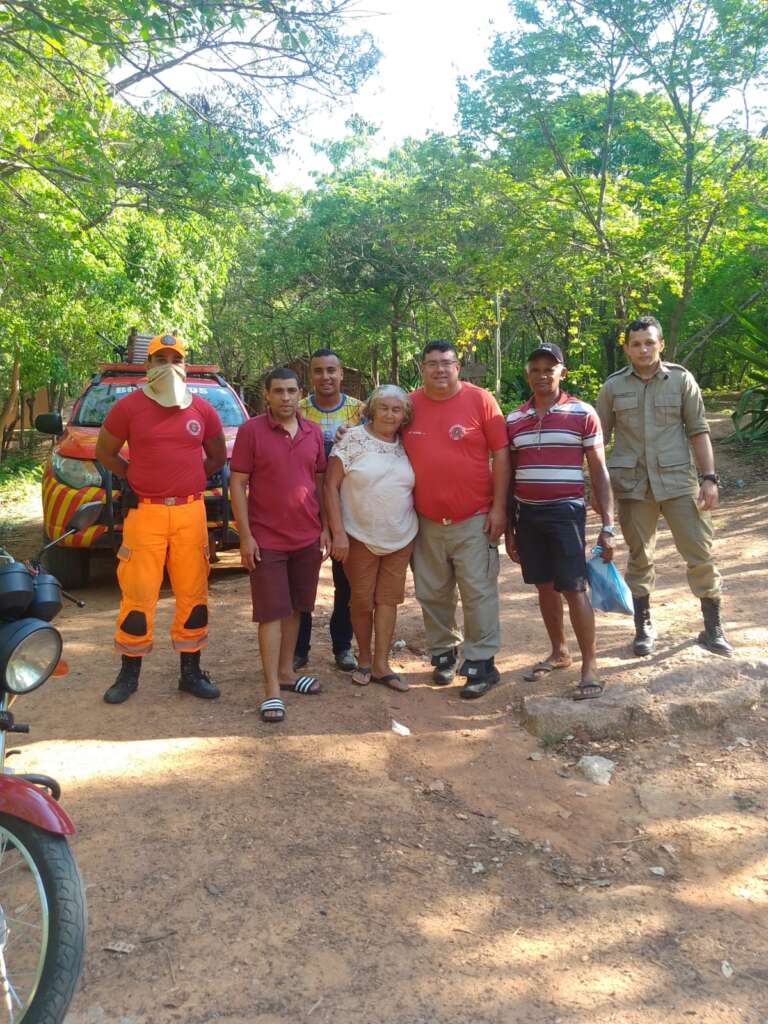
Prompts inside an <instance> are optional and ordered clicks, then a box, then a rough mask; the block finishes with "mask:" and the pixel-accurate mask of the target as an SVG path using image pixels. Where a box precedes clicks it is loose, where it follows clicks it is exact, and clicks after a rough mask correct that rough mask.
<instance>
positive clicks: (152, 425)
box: [96, 334, 227, 704]
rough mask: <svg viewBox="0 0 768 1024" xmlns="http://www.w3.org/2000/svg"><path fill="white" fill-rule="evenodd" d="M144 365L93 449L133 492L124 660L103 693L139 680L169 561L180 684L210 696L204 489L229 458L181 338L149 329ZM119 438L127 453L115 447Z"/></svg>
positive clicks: (121, 631)
mask: <svg viewBox="0 0 768 1024" xmlns="http://www.w3.org/2000/svg"><path fill="white" fill-rule="evenodd" d="M146 367H147V383H146V384H145V385H144V386H143V387H141V388H137V389H136V390H135V391H134V392H132V393H131V394H130V395H126V397H125V398H121V399H120V400H119V401H118V402H115V404H114V405H113V406H112V408H111V409H110V411H109V413H108V414H107V417H106V419H105V420H104V425H103V427H102V428H101V432H100V433H99V438H98V441H97V443H96V458H97V459H98V460H99V462H101V464H102V465H104V466H106V467H107V469H110V470H111V471H112V472H113V473H114V474H115V475H116V476H119V477H127V478H128V483H129V484H130V485H131V488H132V489H133V491H134V492H135V494H136V498H137V503H136V507H134V508H131V510H130V511H129V512H128V514H127V515H126V517H125V522H124V524H123V543H122V546H121V548H120V550H119V551H118V560H119V564H118V569H117V578H118V580H119V583H120V590H121V593H122V599H121V601H120V611H119V612H118V616H117V626H116V629H115V647H116V648H117V650H118V651H119V652H120V653H121V655H122V666H121V668H120V671H119V673H118V675H117V678H116V679H115V681H114V683H113V684H112V686H110V688H109V689H108V690H107V692H106V693H105V694H104V700H105V701H106V702H107V703H108V704H122V703H123V701H126V700H128V698H129V697H130V696H131V694H132V693H134V692H135V691H136V689H137V688H138V685H139V672H140V671H141V659H142V657H143V656H144V655H145V654H148V653H149V652H150V651H151V650H152V626H153V621H154V615H155V607H156V605H157V599H158V595H159V593H160V585H161V583H162V580H163V569H164V567H165V566H166V564H167V566H168V576H169V578H170V581H171V586H172V588H173V592H174V595H175V597H176V614H175V616H174V619H173V623H172V625H171V640H172V642H173V646H174V649H175V650H177V651H179V653H180V655H181V676H180V678H179V689H180V690H183V691H184V692H186V693H191V694H192V695H193V696H195V697H203V698H207V699H209V700H211V699H213V698H215V697H218V696H219V688H218V687H217V686H216V684H215V683H214V682H213V680H212V679H211V678H210V676H209V675H208V673H207V672H204V671H203V670H202V669H201V668H200V651H201V649H202V648H203V647H205V646H206V644H207V643H208V572H209V563H208V530H207V522H206V514H205V503H204V501H203V495H202V492H203V491H204V490H205V482H206V480H207V479H208V477H209V476H211V474H212V473H215V472H216V471H217V470H219V469H221V467H222V466H223V465H224V463H225V461H226V458H227V450H226V442H225V440H224V431H223V429H222V426H221V420H220V419H219V416H218V413H217V412H216V410H215V409H214V408H213V406H212V405H211V404H210V403H209V402H206V401H205V399H204V398H200V397H199V395H193V394H192V393H191V392H190V391H189V389H188V388H187V385H186V370H185V366H184V345H183V343H182V342H181V341H180V340H179V338H176V337H174V336H173V335H171V334H166V335H162V336H159V335H158V336H157V337H154V338H153V339H152V340H151V341H150V343H149V347H148V349H147V362H146ZM125 442H127V443H128V447H129V451H130V462H126V460H125V459H124V458H122V456H121V455H120V454H119V452H120V449H121V448H122V446H123V444H124V443H125Z"/></svg>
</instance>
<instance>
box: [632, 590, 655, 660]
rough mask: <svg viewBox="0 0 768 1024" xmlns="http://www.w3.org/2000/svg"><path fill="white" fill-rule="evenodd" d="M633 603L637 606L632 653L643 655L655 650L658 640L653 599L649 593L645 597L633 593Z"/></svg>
mask: <svg viewBox="0 0 768 1024" xmlns="http://www.w3.org/2000/svg"><path fill="white" fill-rule="evenodd" d="M632 604H633V605H634V606H635V640H634V643H633V644H632V653H633V654H636V655H638V657H642V656H643V655H644V654H650V653H651V651H653V648H654V646H655V642H656V627H655V626H654V624H653V623H652V622H651V599H650V597H649V596H648V595H647V594H645V595H644V596H643V597H635V596H634V595H632Z"/></svg>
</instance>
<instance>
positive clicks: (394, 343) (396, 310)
mask: <svg viewBox="0 0 768 1024" xmlns="http://www.w3.org/2000/svg"><path fill="white" fill-rule="evenodd" d="M402 297H403V292H402V289H401V288H398V289H397V291H396V292H395V295H394V298H393V299H392V319H391V320H390V321H389V382H390V384H399V383H400V345H399V338H400V325H401V323H402V313H401V310H400V302H401V299H402Z"/></svg>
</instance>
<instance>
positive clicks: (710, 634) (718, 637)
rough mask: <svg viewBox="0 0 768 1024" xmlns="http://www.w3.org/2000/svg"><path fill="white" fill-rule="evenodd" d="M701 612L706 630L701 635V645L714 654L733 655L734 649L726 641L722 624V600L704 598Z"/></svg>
mask: <svg viewBox="0 0 768 1024" xmlns="http://www.w3.org/2000/svg"><path fill="white" fill-rule="evenodd" d="M701 612H702V615H703V616H704V629H703V630H702V632H701V633H699V643H700V644H701V646H702V647H706V648H707V650H708V651H712V653H713V654H724V655H725V656H726V657H728V656H729V655H731V654H733V647H731V645H730V644H729V643H728V641H727V640H726V639H725V633H724V632H723V627H722V624H721V622H720V598H719V597H702V599H701Z"/></svg>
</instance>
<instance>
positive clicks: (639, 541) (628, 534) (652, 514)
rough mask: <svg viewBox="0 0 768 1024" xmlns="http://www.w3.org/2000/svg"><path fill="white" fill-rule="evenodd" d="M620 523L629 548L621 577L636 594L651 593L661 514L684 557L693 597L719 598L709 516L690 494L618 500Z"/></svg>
mask: <svg viewBox="0 0 768 1024" xmlns="http://www.w3.org/2000/svg"><path fill="white" fill-rule="evenodd" d="M618 504H619V524H620V526H621V532H622V533H623V534H624V540H625V541H626V542H627V547H628V548H629V563H628V565H627V571H626V573H625V576H624V578H625V579H626V581H627V584H628V585H629V589H630V590H631V591H632V593H633V594H634V596H635V597H644V596H646V595H649V594H651V593H652V592H653V585H654V583H655V580H656V567H655V565H654V555H655V552H656V530H657V527H658V522H659V516H660V515H662V516H664V518H665V519H666V521H667V525H668V526H669V529H670V531H671V533H672V539H673V540H674V542H675V547H676V548H677V550H678V551H679V552H680V555H681V556H682V558H683V559H684V560H685V564H686V568H687V575H688V586H689V587H690V588H691V590H692V591H693V593H694V594H695V595H696V597H719V595H720V586H721V579H720V573H719V572H718V570H717V566H716V565H715V563H714V561H713V560H712V538H713V536H714V531H713V529H712V519H711V516H710V515H709V513H708V512H702V511H701V509H700V508H699V506H698V504H697V502H696V499H695V498H694V497H692V496H691V495H690V494H684V495H682V496H681V497H679V498H668V499H667V500H666V501H629V500H626V499H625V500H620V501H619V503H618Z"/></svg>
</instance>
